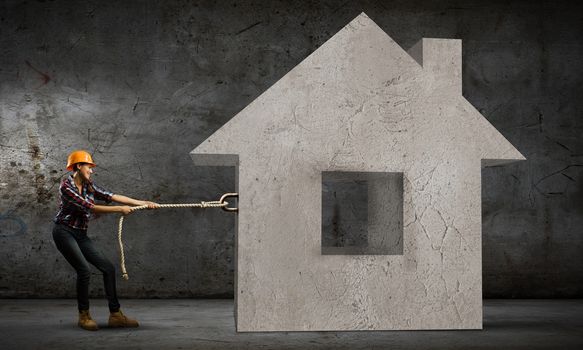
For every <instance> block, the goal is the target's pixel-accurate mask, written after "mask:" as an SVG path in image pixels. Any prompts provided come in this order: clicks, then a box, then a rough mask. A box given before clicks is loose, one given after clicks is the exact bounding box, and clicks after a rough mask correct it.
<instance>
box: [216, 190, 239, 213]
mask: <svg viewBox="0 0 583 350" xmlns="http://www.w3.org/2000/svg"><path fill="white" fill-rule="evenodd" d="M227 198H239V194H238V193H225V194H224V195H222V196H221V199H220V200H219V202H221V204H225V203H226V204H227V205H228V204H229V202H225V199H227ZM221 209H223V210H224V211H233V212H238V211H239V208H231V207H227V206H224V207H221Z"/></svg>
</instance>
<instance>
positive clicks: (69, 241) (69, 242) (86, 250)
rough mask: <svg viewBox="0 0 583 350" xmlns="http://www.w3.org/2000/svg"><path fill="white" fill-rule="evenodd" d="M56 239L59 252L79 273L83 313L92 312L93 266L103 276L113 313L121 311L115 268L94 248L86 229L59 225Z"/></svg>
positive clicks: (54, 237)
mask: <svg viewBox="0 0 583 350" xmlns="http://www.w3.org/2000/svg"><path fill="white" fill-rule="evenodd" d="M53 240H54V241H55V244H56V246H57V249H59V251H60V252H61V253H62V254H63V256H64V257H65V259H67V261H68V262H69V264H71V266H73V268H74V269H75V271H77V305H78V307H79V310H89V280H90V278H91V270H90V269H89V264H88V262H89V263H91V264H92V265H93V266H95V267H96V268H97V269H98V270H99V271H101V272H102V273H103V284H104V285H105V294H106V295H107V300H108V303H109V311H111V312H115V311H118V310H119V301H118V300H117V294H116V287H115V267H114V266H113V264H112V263H111V262H110V261H109V260H108V259H107V258H106V257H105V256H104V255H103V254H102V253H101V252H99V251H97V250H96V249H95V247H94V246H93V242H92V241H91V239H90V238H89V237H88V236H87V231H86V230H78V229H74V228H72V227H69V226H67V225H63V224H55V226H54V227H53Z"/></svg>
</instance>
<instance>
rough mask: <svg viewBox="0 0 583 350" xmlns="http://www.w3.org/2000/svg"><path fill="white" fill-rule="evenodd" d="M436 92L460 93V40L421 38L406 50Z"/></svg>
mask: <svg viewBox="0 0 583 350" xmlns="http://www.w3.org/2000/svg"><path fill="white" fill-rule="evenodd" d="M408 53H409V55H411V57H413V59H415V61H417V63H419V64H420V65H421V66H422V67H423V71H424V72H425V75H426V77H427V82H428V83H430V84H431V85H432V87H433V88H434V89H435V92H436V93H437V94H442V93H443V94H448V95H449V94H456V95H461V94H462V41H461V40H460V39H426V38H423V39H421V40H419V41H418V42H417V44H415V45H414V46H413V47H411V48H410V49H409V50H408Z"/></svg>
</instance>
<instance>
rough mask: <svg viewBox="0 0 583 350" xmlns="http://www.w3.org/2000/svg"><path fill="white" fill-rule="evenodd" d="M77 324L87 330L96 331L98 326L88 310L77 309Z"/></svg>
mask: <svg viewBox="0 0 583 350" xmlns="http://www.w3.org/2000/svg"><path fill="white" fill-rule="evenodd" d="M77 325H78V326H79V327H81V328H83V329H86V330H88V331H96V330H98V329H99V327H97V323H95V321H93V320H92V319H91V315H90V314H89V310H79V322H78V323H77Z"/></svg>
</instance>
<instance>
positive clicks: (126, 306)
mask: <svg viewBox="0 0 583 350" xmlns="http://www.w3.org/2000/svg"><path fill="white" fill-rule="evenodd" d="M91 303H92V315H93V318H94V319H95V320H96V321H97V322H98V324H99V325H100V326H101V327H102V329H100V330H99V331H97V332H88V331H84V330H82V329H80V328H78V327H77V326H76V303H75V301H74V300H69V299H48V300H47V299H43V300H23V299H2V300H0V349H3V350H8V349H19V350H24V349H62V348H65V349H67V348H72V347H74V348H75V349H117V348H123V349H304V348H305V349H469V348H471V349H559V348H560V349H583V300H486V301H485V302H484V305H485V306H484V330H481V331H411V332H402V331H373V332H276V333H236V332H235V324H234V319H233V301H232V300H191V299H171V300H150V299H146V300H144V299H140V300H138V299H134V300H122V305H123V308H122V309H123V310H124V311H125V312H126V314H128V315H129V316H133V317H135V318H137V319H138V320H139V321H140V322H141V326H140V328H137V329H107V328H106V327H105V325H106V324H107V315H108V312H107V308H106V306H105V305H106V302H105V300H103V299H101V300H92V301H91Z"/></svg>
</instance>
